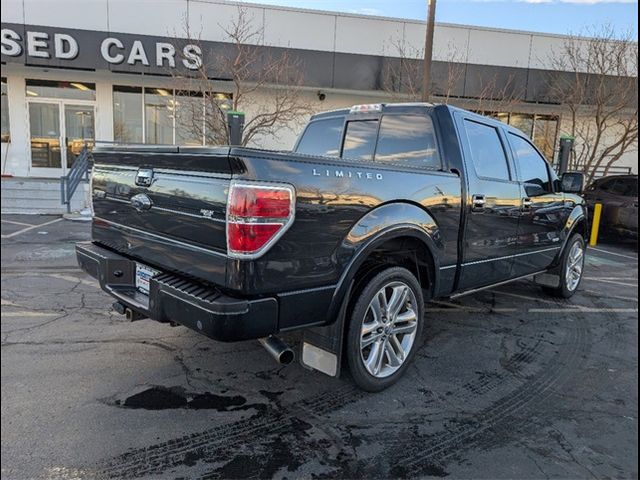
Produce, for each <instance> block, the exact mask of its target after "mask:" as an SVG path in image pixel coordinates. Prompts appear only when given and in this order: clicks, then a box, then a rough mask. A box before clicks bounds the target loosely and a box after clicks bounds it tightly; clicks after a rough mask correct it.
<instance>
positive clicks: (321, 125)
mask: <svg viewBox="0 0 640 480" xmlns="http://www.w3.org/2000/svg"><path fill="white" fill-rule="evenodd" d="M343 125H344V117H333V118H325V119H322V120H314V121H313V122H311V123H309V125H308V126H307V128H306V129H305V130H304V133H303V134H302V137H301V138H300V141H299V142H298V146H297V147H296V152H297V153H303V154H306V155H316V156H325V157H339V156H340V141H341V140H342V126H343Z"/></svg>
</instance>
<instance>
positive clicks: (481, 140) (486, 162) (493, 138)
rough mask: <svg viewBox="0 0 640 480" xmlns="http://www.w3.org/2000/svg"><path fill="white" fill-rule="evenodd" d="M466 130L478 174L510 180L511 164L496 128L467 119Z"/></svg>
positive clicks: (489, 177) (465, 122)
mask: <svg viewBox="0 0 640 480" xmlns="http://www.w3.org/2000/svg"><path fill="white" fill-rule="evenodd" d="M464 124H465V130H466V132H467V139H468V140H469V148H470V150H471V157H472V158H473V165H474V167H475V170H476V173H477V174H478V176H480V177H484V178H488V179H497V180H510V176H509V164H508V163H507V155H506V154H505V151H504V147H503V146H502V141H501V140H500V135H499V134H498V130H497V129H496V128H495V127H492V126H490V125H485V124H484V123H478V122H474V121H473V120H468V119H465V121H464Z"/></svg>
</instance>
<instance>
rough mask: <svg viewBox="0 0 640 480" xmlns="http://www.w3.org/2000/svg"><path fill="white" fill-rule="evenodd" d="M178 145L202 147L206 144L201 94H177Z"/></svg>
mask: <svg viewBox="0 0 640 480" xmlns="http://www.w3.org/2000/svg"><path fill="white" fill-rule="evenodd" d="M175 108H176V143H177V144H178V145H202V144H203V142H204V126H205V119H204V103H203V101H202V95H201V94H200V93H199V92H176V101H175Z"/></svg>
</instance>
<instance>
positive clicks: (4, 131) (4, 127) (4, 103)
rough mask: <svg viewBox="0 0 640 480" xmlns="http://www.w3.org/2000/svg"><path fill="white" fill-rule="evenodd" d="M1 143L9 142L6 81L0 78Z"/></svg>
mask: <svg viewBox="0 0 640 480" xmlns="http://www.w3.org/2000/svg"><path fill="white" fill-rule="evenodd" d="M1 105H2V142H9V139H10V135H9V102H8V101H7V79H6V78H4V77H2V104H1Z"/></svg>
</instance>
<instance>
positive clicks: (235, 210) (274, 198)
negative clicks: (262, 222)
mask: <svg viewBox="0 0 640 480" xmlns="http://www.w3.org/2000/svg"><path fill="white" fill-rule="evenodd" d="M290 212H291V194H290V192H289V191H288V190H276V189H272V188H260V187H256V188H246V187H236V188H232V189H231V197H230V199H229V215H233V216H237V217H245V218H246V217H258V218H282V217H288V216H289V214H290Z"/></svg>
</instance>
